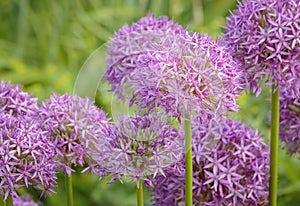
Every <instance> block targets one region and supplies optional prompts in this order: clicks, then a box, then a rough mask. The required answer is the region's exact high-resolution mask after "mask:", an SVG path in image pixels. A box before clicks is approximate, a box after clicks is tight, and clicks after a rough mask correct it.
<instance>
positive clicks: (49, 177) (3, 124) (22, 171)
mask: <svg viewBox="0 0 300 206" xmlns="http://www.w3.org/2000/svg"><path fill="white" fill-rule="evenodd" d="M54 156H55V150H54V144H52V141H51V137H50V135H49V133H47V131H45V130H43V129H42V127H41V124H40V122H39V121H37V120H36V119H34V118H32V117H30V116H27V115H19V116H18V117H15V116H14V115H12V114H10V113H9V114H8V113H5V112H3V111H1V110H0V195H4V197H5V199H6V198H7V196H8V195H11V196H13V197H16V195H17V194H16V189H17V188H20V187H24V186H26V187H28V186H30V185H31V186H33V187H35V188H37V189H40V190H44V191H51V188H52V187H53V186H54V184H55V181H56V169H57V168H56V166H57V163H56V162H55V158H54Z"/></svg>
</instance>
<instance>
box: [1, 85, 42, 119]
mask: <svg viewBox="0 0 300 206" xmlns="http://www.w3.org/2000/svg"><path fill="white" fill-rule="evenodd" d="M37 101H38V100H37V98H34V97H32V96H31V95H30V94H28V93H27V92H24V91H22V90H21V88H20V87H19V86H18V85H12V84H9V83H5V82H4V81H2V82H1V83H0V111H5V112H7V113H10V112H11V113H13V114H14V115H24V114H29V115H32V114H34V113H35V112H36V111H37V109H38V106H37Z"/></svg>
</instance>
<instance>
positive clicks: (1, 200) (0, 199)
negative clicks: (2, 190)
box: [0, 195, 5, 206]
mask: <svg viewBox="0 0 300 206" xmlns="http://www.w3.org/2000/svg"><path fill="white" fill-rule="evenodd" d="M0 206H5V205H4V197H3V196H2V195H0Z"/></svg>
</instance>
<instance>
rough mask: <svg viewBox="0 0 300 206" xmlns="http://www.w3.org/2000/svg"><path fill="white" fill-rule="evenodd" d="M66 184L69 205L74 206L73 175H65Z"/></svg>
mask: <svg viewBox="0 0 300 206" xmlns="http://www.w3.org/2000/svg"><path fill="white" fill-rule="evenodd" d="M65 183H66V192H67V205H68V206H73V205H74V199H73V186H72V173H70V175H69V176H68V175H67V174H66V175H65Z"/></svg>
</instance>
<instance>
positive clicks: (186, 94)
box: [106, 17, 241, 117]
mask: <svg viewBox="0 0 300 206" xmlns="http://www.w3.org/2000/svg"><path fill="white" fill-rule="evenodd" d="M148 19H149V17H145V18H143V19H142V22H143V23H144V25H143V28H144V30H147V31H148V29H147V28H148V27H149V28H150V30H151V31H152V32H151V34H150V33H149V34H148V35H145V34H144V32H141V30H140V29H137V28H136V25H137V24H139V23H137V24H133V26H132V27H129V28H130V31H131V32H132V33H134V34H136V35H139V36H142V37H143V38H144V39H150V40H151V39H152V38H155V41H151V42H150V43H151V44H150V45H151V46H149V45H146V46H143V44H142V42H141V41H140V39H136V38H132V37H131V35H127V36H126V35H125V36H126V39H127V41H129V42H130V44H127V43H125V42H124V40H121V39H119V38H120V37H119V36H120V35H119V34H118V33H117V34H116V37H115V38H114V40H113V41H112V42H111V43H110V47H109V48H108V49H109V50H111V51H113V52H110V57H109V59H112V58H114V57H112V55H113V54H114V55H116V56H118V55H119V56H120V55H123V56H125V57H126V58H123V59H122V58H120V59H122V61H114V64H108V69H107V73H106V78H107V79H108V80H109V82H110V83H111V85H112V91H114V92H115V93H117V94H118V95H119V96H123V97H124V96H125V97H128V99H129V101H130V104H137V105H138V106H139V109H140V110H142V109H145V108H146V109H148V110H152V109H156V108H157V107H159V106H161V107H162V108H163V109H164V111H167V112H168V113H171V114H172V115H173V116H175V117H180V116H182V114H183V113H185V112H187V111H191V108H193V109H196V108H199V110H201V111H203V110H206V111H207V112H208V111H211V110H213V109H212V108H214V109H215V108H218V107H220V106H222V108H225V109H227V110H232V111H236V110H237V104H236V102H235V97H236V96H237V95H238V93H239V91H240V89H241V88H240V86H239V83H240V82H239V78H240V77H239V72H238V71H237V68H236V64H235V62H234V61H233V60H232V57H231V56H230V55H229V54H228V53H226V52H225V51H224V50H225V49H224V48H223V47H221V46H220V45H219V43H217V42H216V41H213V40H212V39H210V38H209V36H208V35H200V34H197V33H194V34H190V33H188V32H187V31H184V30H183V28H182V27H180V29H178V30H179V32H175V31H173V30H172V29H170V30H167V31H168V32H169V33H168V35H161V37H160V38H159V39H156V37H157V35H158V34H160V33H162V32H164V31H165V27H162V28H160V27H155V28H154V29H155V30H152V29H153V27H152V25H153V21H154V22H157V24H158V22H160V21H161V18H158V19H153V17H151V18H150V20H149V21H148ZM164 21H165V22H166V24H167V22H168V20H167V19H166V18H164ZM148 24H149V25H148ZM169 24H174V23H173V22H169V23H168V24H167V25H169ZM176 28H177V27H176ZM178 30H176V31H178ZM171 31H172V32H171ZM120 33H122V34H123V33H124V31H123V30H122V29H121V30H120ZM116 41H119V43H118V44H113V43H114V42H116ZM143 41H146V40H143ZM135 44H138V45H139V47H137V48H136V47H135V48H134V50H135V51H138V52H136V54H135V57H134V58H133V57H132V55H129V54H127V53H128V52H127V53H125V54H124V50H125V51H126V49H125V48H127V50H128V48H130V47H131V45H135ZM120 45H121V46H120ZM141 45H142V46H141ZM150 47H151V48H150ZM149 48H150V49H149ZM129 50H130V49H129ZM126 54H127V55H126ZM132 59H133V60H132ZM123 60H124V61H123ZM115 76H118V78H116V77H115ZM145 80H147V81H145ZM115 82H118V83H117V84H115ZM129 91H131V92H132V93H129V94H128V92H129Z"/></svg>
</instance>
